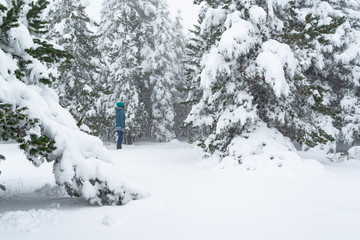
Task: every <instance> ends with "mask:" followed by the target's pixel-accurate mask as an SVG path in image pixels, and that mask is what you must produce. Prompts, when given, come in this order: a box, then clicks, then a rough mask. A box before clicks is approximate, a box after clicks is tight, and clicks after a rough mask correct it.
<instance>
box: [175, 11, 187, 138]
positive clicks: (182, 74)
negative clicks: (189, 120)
mask: <svg viewBox="0 0 360 240" xmlns="http://www.w3.org/2000/svg"><path fill="white" fill-rule="evenodd" d="M174 24H175V25H174V33H175V47H176V48H175V53H176V58H175V59H174V60H175V61H177V62H176V63H175V64H174V66H177V68H176V69H174V70H176V71H175V79H174V81H175V87H176V90H177V92H176V93H175V94H174V96H175V100H174V108H175V112H176V117H175V123H174V126H175V127H174V129H175V134H176V136H178V137H180V136H183V137H185V136H186V137H188V136H189V129H188V128H185V127H184V121H185V119H186V117H187V115H188V114H189V112H190V107H189V105H186V104H184V102H185V101H186V98H187V93H186V91H184V89H186V79H187V78H186V71H185V69H186V67H185V66H186V54H185V52H186V43H187V42H188V39H187V37H186V36H185V35H184V32H183V29H184V28H183V19H182V16H181V11H180V10H178V11H177V15H176V16H175V22H174Z"/></svg>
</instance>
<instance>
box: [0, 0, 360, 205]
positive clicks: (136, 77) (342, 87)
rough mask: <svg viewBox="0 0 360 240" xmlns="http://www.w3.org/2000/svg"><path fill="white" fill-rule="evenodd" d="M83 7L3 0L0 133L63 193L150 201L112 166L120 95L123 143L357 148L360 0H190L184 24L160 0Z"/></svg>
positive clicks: (236, 159) (245, 159)
mask: <svg viewBox="0 0 360 240" xmlns="http://www.w3.org/2000/svg"><path fill="white" fill-rule="evenodd" d="M87 4H88V1H85V0H84V1H83V0H79V1H70V0H51V1H47V0H37V1H33V0H12V1H10V0H0V124H1V125H0V140H1V141H4V142H8V141H10V142H11V141H12V142H14V141H15V142H17V143H18V146H19V147H20V149H21V150H22V151H23V152H24V154H25V155H26V157H27V159H28V160H29V161H30V162H31V163H32V164H33V165H35V166H40V165H41V164H43V163H44V162H50V163H53V172H54V175H55V180H56V183H57V184H59V185H63V186H65V188H66V191H67V193H68V194H69V195H71V196H78V197H84V198H86V199H89V200H90V202H91V203H93V204H99V205H103V204H110V205H114V204H118V205H120V204H125V203H127V202H128V201H130V200H131V199H139V198H142V197H143V194H142V192H141V191H138V190H137V189H136V188H132V187H130V185H128V184H127V183H126V182H125V181H123V180H122V179H117V178H114V177H113V176H114V175H116V174H109V173H111V172H112V171H113V169H112V167H111V162H112V160H111V157H110V156H109V153H108V149H106V148H105V147H104V145H103V141H105V142H106V141H107V142H109V141H110V142H114V140H115V138H116V134H115V130H114V129H115V126H114V124H115V123H114V118H115V117H114V106H115V103H116V102H118V101H122V102H124V103H125V113H126V131H125V137H124V141H125V143H126V144H132V143H133V142H136V141H139V140H141V139H150V140H153V141H157V142H170V141H172V140H173V139H176V138H186V139H189V141H190V142H191V143H193V144H195V145H197V146H200V147H201V148H202V149H203V158H204V159H208V161H217V162H218V163H219V164H220V165H221V166H223V167H226V166H240V167H243V168H245V169H248V170H249V169H255V168H257V167H259V165H260V167H261V164H266V165H268V164H270V165H273V166H275V167H282V166H283V165H286V164H287V163H288V162H299V161H301V157H300V156H298V155H297V154H296V151H297V150H299V149H301V150H302V151H314V150H316V151H322V152H324V153H333V154H334V155H333V156H334V159H333V161H339V160H340V159H341V158H344V157H348V156H349V155H354V156H358V155H359V154H360V152H359V151H360V150H359V149H358V148H357V147H356V144H357V143H359V140H360V135H359V127H360V125H359V122H360V101H359V94H360V91H359V87H360V2H359V1H358V0H311V1H308V0H293V1H290V0H267V1H263V0H223V1H220V0H194V4H197V5H199V7H200V12H199V16H198V23H197V24H196V25H194V26H193V27H192V28H191V29H190V32H186V31H184V29H183V26H182V17H181V15H180V13H179V14H178V16H176V17H175V18H171V17H170V15H169V14H170V13H169V7H168V5H167V3H166V1H165V0H104V1H103V3H102V9H101V21H100V22H96V21H94V20H93V19H91V18H90V17H89V16H88V15H87V13H86V11H85V8H86V7H87ZM339 145H346V146H348V149H350V150H349V152H348V153H346V154H345V155H344V154H336V153H337V152H338V148H339ZM352 146H355V147H353V148H351V147H352ZM6 158H7V156H5V155H4V154H1V153H0V160H2V161H4V160H6ZM0 166H1V165H0ZM1 170H2V171H6V169H1ZM0 173H1V172H0ZM0 180H1V175H0ZM1 183H2V182H1V181H0V188H1V189H2V190H4V191H5V190H6V185H3V184H1Z"/></svg>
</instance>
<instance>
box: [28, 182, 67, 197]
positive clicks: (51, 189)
mask: <svg viewBox="0 0 360 240" xmlns="http://www.w3.org/2000/svg"><path fill="white" fill-rule="evenodd" d="M34 193H35V194H37V195H40V196H45V197H65V196H68V194H67V193H66V190H65V188H64V186H58V185H56V186H52V185H51V184H48V183H47V184H45V185H44V186H42V187H41V188H38V189H36V190H35V191H34Z"/></svg>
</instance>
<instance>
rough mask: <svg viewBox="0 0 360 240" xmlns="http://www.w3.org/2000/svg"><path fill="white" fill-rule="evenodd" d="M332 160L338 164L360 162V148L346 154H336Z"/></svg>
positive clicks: (350, 150)
mask: <svg viewBox="0 0 360 240" xmlns="http://www.w3.org/2000/svg"><path fill="white" fill-rule="evenodd" d="M330 160H331V161H332V162H337V163H340V162H344V161H360V146H355V147H352V148H350V149H349V150H348V151H347V152H344V153H336V154H334V155H333V156H332V157H331V158H330Z"/></svg>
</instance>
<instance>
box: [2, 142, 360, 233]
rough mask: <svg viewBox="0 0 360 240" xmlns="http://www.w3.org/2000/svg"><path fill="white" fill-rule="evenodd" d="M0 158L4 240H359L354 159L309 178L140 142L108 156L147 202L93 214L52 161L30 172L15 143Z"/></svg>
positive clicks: (359, 166)
mask: <svg viewBox="0 0 360 240" xmlns="http://www.w3.org/2000/svg"><path fill="white" fill-rule="evenodd" d="M108 147H109V149H113V148H114V146H108ZM0 153H2V154H4V155H5V156H6V157H7V160H6V161H5V162H1V163H0V169H1V170H2V171H3V173H2V175H1V176H0V183H2V184H4V185H6V186H7V187H8V190H7V192H1V191H0V239H4V240H17V239H19V240H27V239H34V240H35V239H36V240H45V239H46V240H47V239H52V240H56V239H62V240H63V239H87V240H92V239H94V240H97V239H107V240H111V239H114V240H115V239H116V240H118V239H123V240H135V239H136V240H142V239H144V240H145V239H146V240H150V239H153V240H177V239H178V240H211V239H214V240H222V239H226V240H240V239H241V240H269V239H271V240H272V239H274V240H358V239H360V163H359V162H346V163H341V164H337V165H335V164H334V165H325V167H324V168H323V169H321V168H319V169H317V170H316V171H309V173H306V172H304V171H294V170H288V169H286V168H284V169H281V168H279V169H277V170H273V171H271V170H267V171H261V170H259V171H257V170H256V171H244V170H241V169H238V168H225V169H220V168H218V167H214V165H211V164H205V163H204V162H201V161H199V159H200V152H199V150H198V149H196V148H195V147H193V146H191V145H189V144H187V143H184V142H178V141H173V142H171V143H149V142H141V143H137V144H136V145H135V146H125V149H123V150H118V151H116V150H112V154H113V155H114V157H115V158H116V160H117V162H116V168H117V169H118V171H119V174H122V175H123V176H124V178H125V179H127V180H129V181H132V182H133V183H135V184H138V185H139V186H141V187H142V188H143V189H144V190H146V191H147V192H149V193H150V197H148V198H146V199H142V200H137V201H132V202H130V203H129V204H127V205H125V206H103V207H97V206H91V205H89V203H88V202H87V201H85V200H83V199H76V198H69V197H67V196H66V194H65V193H64V191H63V190H62V189H59V188H57V187H55V184H54V179H53V175H52V167H51V165H50V164H45V165H43V166H41V167H40V168H34V167H33V166H31V164H30V163H29V162H28V161H27V160H25V158H24V157H23V155H22V154H21V152H20V151H18V150H17V147H16V146H15V145H14V144H0ZM301 155H302V156H303V157H304V158H316V159H317V160H320V161H323V160H324V159H323V158H324V156H321V155H317V156H316V155H311V154H309V153H301Z"/></svg>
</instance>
